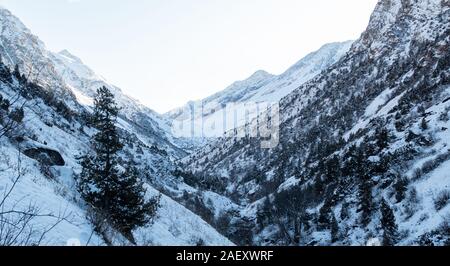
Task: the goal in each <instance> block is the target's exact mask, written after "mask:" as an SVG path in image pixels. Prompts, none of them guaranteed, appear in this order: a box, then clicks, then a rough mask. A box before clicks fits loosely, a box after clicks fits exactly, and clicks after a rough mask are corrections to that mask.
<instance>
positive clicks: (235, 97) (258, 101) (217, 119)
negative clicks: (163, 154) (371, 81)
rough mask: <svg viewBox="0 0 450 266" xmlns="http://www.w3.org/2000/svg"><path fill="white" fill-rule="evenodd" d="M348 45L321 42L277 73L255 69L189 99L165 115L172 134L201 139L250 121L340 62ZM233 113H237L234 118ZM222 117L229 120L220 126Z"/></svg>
mask: <svg viewBox="0 0 450 266" xmlns="http://www.w3.org/2000/svg"><path fill="white" fill-rule="evenodd" d="M351 45H352V41H348V42H343V43H331V44H327V45H324V46H323V47H321V48H320V49H319V50H318V51H316V52H313V53H311V54H309V55H307V56H306V57H305V58H303V59H301V60H300V61H299V62H297V63H296V64H295V65H293V66H292V67H290V68H289V69H288V70H287V71H286V72H284V73H283V74H281V75H279V76H274V75H271V74H269V73H267V72H265V71H262V70H260V71H257V72H256V73H254V74H253V75H252V76H250V77H249V78H248V79H246V80H244V81H237V82H235V83H233V84H232V85H230V86H229V87H228V88H226V89H225V90H223V91H221V92H219V93H216V94H214V95H212V96H210V97H208V98H206V99H203V100H201V101H197V102H190V103H189V104H188V105H186V106H185V107H182V108H179V109H176V110H174V111H171V112H169V113H167V114H166V115H165V116H166V117H168V118H170V119H172V121H173V122H172V123H173V130H174V134H176V135H177V136H181V137H185V138H189V137H194V138H200V139H201V138H217V137H221V136H223V134H224V133H225V132H228V131H230V130H233V129H235V128H238V127H241V126H243V125H245V124H246V123H248V122H249V121H251V120H253V119H254V118H256V117H257V116H258V115H259V114H261V113H262V112H264V111H265V109H267V107H268V106H270V105H273V104H275V103H278V102H279V101H280V100H281V99H282V98H283V97H285V96H286V95H288V94H289V93H291V92H292V91H294V90H295V89H297V88H298V87H300V86H301V85H302V84H304V83H305V82H307V81H309V80H310V79H312V78H313V77H314V76H316V75H318V74H320V72H321V71H323V70H324V69H326V68H328V67H329V66H331V65H332V64H334V63H336V62H337V61H339V59H340V58H341V57H342V56H343V55H344V54H345V53H346V52H347V51H348V50H349V49H350V47H351ZM235 113H238V114H237V116H236V117H235ZM224 117H225V118H224ZM224 120H228V121H227V123H226V125H225V126H222V124H223V123H224Z"/></svg>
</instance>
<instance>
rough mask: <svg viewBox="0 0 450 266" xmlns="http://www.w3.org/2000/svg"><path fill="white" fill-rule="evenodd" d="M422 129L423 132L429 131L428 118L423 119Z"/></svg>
mask: <svg viewBox="0 0 450 266" xmlns="http://www.w3.org/2000/svg"><path fill="white" fill-rule="evenodd" d="M420 128H421V129H422V130H423V131H425V130H428V128H429V127H428V122H427V119H426V118H423V119H422V122H421V123H420Z"/></svg>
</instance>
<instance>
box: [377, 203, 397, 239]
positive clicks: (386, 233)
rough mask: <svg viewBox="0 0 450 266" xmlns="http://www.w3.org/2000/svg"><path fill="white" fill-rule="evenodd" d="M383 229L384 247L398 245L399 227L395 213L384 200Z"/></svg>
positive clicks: (382, 212) (382, 210)
mask: <svg viewBox="0 0 450 266" xmlns="http://www.w3.org/2000/svg"><path fill="white" fill-rule="evenodd" d="M381 227H382V229H383V245H384V246H394V245H395V244H396V243H397V238H398V227H397V224H396V221H395V216H394V212H393V211H392V209H391V208H390V207H389V205H388V204H387V202H386V200H384V199H383V200H382V202H381Z"/></svg>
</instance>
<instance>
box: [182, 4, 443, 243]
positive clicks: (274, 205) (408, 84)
mask: <svg viewBox="0 0 450 266" xmlns="http://www.w3.org/2000/svg"><path fill="white" fill-rule="evenodd" d="M449 51H450V2H449V1H448V0H427V1H420V0H409V1H403V0H380V1H379V3H378V4H377V6H376V9H375V11H374V13H373V15H372V17H371V20H370V24H369V26H368V28H367V30H366V31H365V32H364V33H363V34H362V35H361V37H360V39H358V40H357V41H355V42H354V44H353V45H352V48H351V49H350V51H349V52H348V53H347V54H345V55H344V56H343V57H342V58H341V59H340V60H339V61H338V62H337V63H336V64H334V65H331V66H330V67H329V68H327V69H326V70H324V71H322V72H321V74H319V75H318V76H316V77H314V78H312V79H311V80H310V81H308V82H306V83H305V84H303V85H301V86H300V87H299V88H297V89H296V90H294V91H293V92H292V93H291V94H289V95H287V96H286V97H284V98H283V99H282V100H281V102H280V118H279V119H280V127H279V129H280V131H279V144H278V145H277V146H276V148H273V149H263V148H262V147H261V142H262V140H263V139H262V138H249V137H247V135H245V134H244V135H241V136H239V134H238V135H231V136H227V137H225V138H221V139H219V140H217V141H216V142H215V143H211V144H209V145H207V146H206V147H204V148H203V149H201V150H199V151H198V152H196V153H195V154H193V155H191V156H189V157H188V158H186V159H184V160H183V161H184V164H185V167H186V168H188V169H190V173H189V174H190V175H194V176H200V177H202V178H203V179H202V180H208V179H210V180H211V179H212V180H214V182H215V184H216V185H215V186H217V187H223V188H224V189H223V194H224V195H227V196H229V197H231V198H233V199H235V200H236V202H238V203H239V205H240V207H241V210H240V212H239V214H235V215H234V216H233V217H234V218H233V222H232V223H231V228H236V227H239V228H246V230H245V233H244V234H245V235H246V238H241V240H242V241H243V242H241V243H252V244H260V245H268V244H283V245H334V244H336V245H365V244H367V243H371V244H373V243H381V240H382V239H387V236H389V237H391V238H392V239H395V242H394V243H395V244H397V245H432V244H434V245H444V244H448V243H449V239H450V236H449V234H448V223H449V215H450V209H449V208H450V205H449V203H450V200H449V198H450V196H449V195H450V190H449V189H450V175H449V173H450V171H449V169H450V168H449V166H450V164H449V163H450V156H449V152H450V150H449V145H450V135H449V128H450V124H449V119H448V116H449V111H450V102H449V97H450V65H449V63H450V57H449V56H450V53H449ZM266 118H267V119H268V120H270V118H271V117H270V113H267V114H266V115H264V116H262V117H259V118H258V120H259V121H263V120H265V119H266ZM254 122H255V121H254ZM251 126H254V127H259V124H258V123H253V124H252V125H251ZM244 130H246V128H239V130H237V132H238V131H244ZM243 136H244V137H243ZM383 202H385V204H383ZM391 211H392V215H389V213H390V212H391ZM386 217H388V218H386ZM386 220H389V224H390V225H386V223H387V222H386ZM233 224H234V225H235V226H233ZM386 226H389V228H386ZM394 232H395V234H394ZM225 234H226V235H229V236H232V235H233V232H231V231H230V232H228V234H227V233H225Z"/></svg>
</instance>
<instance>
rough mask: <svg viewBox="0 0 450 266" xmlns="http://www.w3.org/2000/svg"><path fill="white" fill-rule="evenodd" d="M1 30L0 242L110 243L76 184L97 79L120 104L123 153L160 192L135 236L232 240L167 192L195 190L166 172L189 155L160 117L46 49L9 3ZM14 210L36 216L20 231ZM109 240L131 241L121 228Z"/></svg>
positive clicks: (178, 241)
mask: <svg viewBox="0 0 450 266" xmlns="http://www.w3.org/2000/svg"><path fill="white" fill-rule="evenodd" d="M0 28H1V34H0V44H1V45H0V56H1V58H2V60H1V62H0V70H1V71H0V72H1V75H0V76H1V77H0V101H1V106H0V123H1V124H0V147H1V148H0V191H1V193H0V194H1V195H2V196H0V207H1V209H2V211H0V215H1V216H2V219H0V224H1V227H2V233H1V235H0V241H1V243H0V245H9V244H16V245H32V244H41V245H65V244H67V243H72V244H81V245H85V244H89V245H105V244H106V243H107V242H105V238H104V236H100V235H99V234H98V233H97V232H96V231H95V230H94V226H93V223H92V221H91V220H89V214H88V211H87V209H86V207H85V205H83V203H82V201H81V200H80V197H79V195H78V193H77V191H76V189H75V188H76V187H75V178H76V176H77V174H79V173H80V170H81V168H80V167H81V166H80V160H79V159H80V155H83V154H86V153H87V152H88V151H89V150H90V145H89V142H90V137H91V136H92V135H93V134H94V133H95V129H94V128H92V126H91V124H90V123H89V119H88V117H89V116H90V113H91V111H92V110H91V109H92V108H91V102H92V97H93V95H94V93H95V90H96V89H98V88H99V87H100V86H106V87H108V88H109V89H110V90H111V91H112V92H113V93H114V95H115V99H116V100H117V102H118V105H119V107H121V108H122V110H121V112H120V113H121V115H120V119H119V121H118V125H117V126H118V127H119V133H120V136H121V139H122V141H123V143H124V145H125V147H124V149H123V151H122V153H121V154H120V156H121V158H122V159H123V160H126V161H132V162H134V163H135V165H136V167H137V168H138V169H139V176H140V178H141V179H142V180H144V181H145V183H146V184H145V186H146V188H147V195H148V196H152V195H157V194H159V193H162V198H161V207H160V208H159V210H158V216H157V217H156V218H155V221H154V223H153V224H149V225H148V226H144V227H142V228H139V229H138V230H136V231H135V232H134V238H135V239H136V242H137V244H138V245H195V244H197V243H199V242H200V241H201V242H202V243H204V244H206V245H232V243H231V242H230V241H229V240H228V239H227V238H226V237H223V236H222V235H221V234H220V233H218V232H217V231H216V230H215V229H214V228H213V227H212V226H211V225H209V224H208V223H207V222H205V221H204V220H203V219H202V218H200V217H199V216H198V215H197V214H195V213H193V212H192V211H190V210H188V209H187V208H186V207H184V206H183V205H182V204H180V203H179V202H176V201H174V200H173V198H174V197H175V196H176V195H178V194H180V195H182V194H183V193H184V192H185V191H186V190H188V191H190V192H191V193H196V192H197V190H196V189H194V188H192V187H189V186H188V185H186V184H185V183H183V182H182V181H181V180H179V178H177V177H175V176H173V174H172V173H173V172H174V171H175V170H176V169H177V168H176V166H175V165H174V163H173V160H174V158H176V157H177V156H180V155H183V154H185V153H184V151H183V150H182V149H180V148H178V147H177V145H176V144H174V143H173V142H172V141H173V140H174V139H173V138H172V136H171V135H170V131H169V130H167V125H166V122H165V121H164V119H162V118H161V117H160V116H159V115H158V114H156V113H155V112H153V111H151V110H150V109H148V108H146V107H144V106H142V105H141V104H139V103H138V102H137V101H134V100H133V99H131V98H130V97H128V96H126V95H124V94H123V93H122V92H121V90H120V89H119V88H117V87H115V86H113V85H111V84H109V83H108V82H106V81H105V80H104V79H102V78H101V77H99V76H98V75H96V74H95V73H94V72H93V71H92V70H91V69H89V67H87V66H85V65H84V64H83V63H82V62H81V60H80V59H78V58H76V57H75V56H73V55H71V54H70V53H68V52H67V51H63V52H61V53H58V54H54V53H52V52H50V51H48V50H47V49H46V48H45V45H44V44H43V42H42V41H40V40H39V38H38V37H36V36H34V35H33V34H32V33H31V32H30V31H29V30H28V29H27V28H26V27H25V26H24V25H23V24H22V22H20V20H19V19H18V18H16V17H15V16H13V15H12V14H11V13H10V12H9V11H8V10H5V9H0ZM16 66H17V68H16ZM21 108H22V109H23V113H22V112H20V111H19V112H17V113H15V114H14V111H15V110H20V109H21ZM8 112H11V113H9V114H8ZM15 117H16V118H15ZM17 117H23V119H20V120H22V123H20V124H19V126H18V127H14V128H12V130H8V131H6V130H4V129H7V128H8V125H9V123H10V121H13V120H11V119H17V120H19V119H18V118H17ZM10 190H11V193H8V191H10ZM4 199H5V200H4ZM3 210H14V211H16V212H12V213H9V214H7V213H4V212H3ZM20 211H30V213H36V214H38V215H37V216H36V217H33V218H32V219H28V218H27V217H28V216H26V217H25V218H27V219H26V224H24V225H23V227H20V228H23V229H24V232H25V233H23V232H22V233H20V232H16V231H14V230H15V229H14V227H9V225H8V224H7V223H5V221H16V220H15V219H21V218H20V213H17V212H20ZM41 214H42V215H41ZM31 217H32V216H30V218H31ZM22 219H23V217H22ZM19 221H20V220H19ZM50 229H51V230H50ZM47 230H48V233H47V234H43V232H46V231H47ZM8 236H9V237H8ZM10 236H13V237H12V238H11V237H10ZM16 236H18V238H16ZM41 236H42V238H41ZM108 242H112V244H116V245H122V244H125V245H129V244H131V243H130V242H129V241H128V240H126V239H125V238H123V237H122V236H121V235H120V234H119V233H117V232H116V233H115V234H113V235H111V236H110V239H108Z"/></svg>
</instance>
